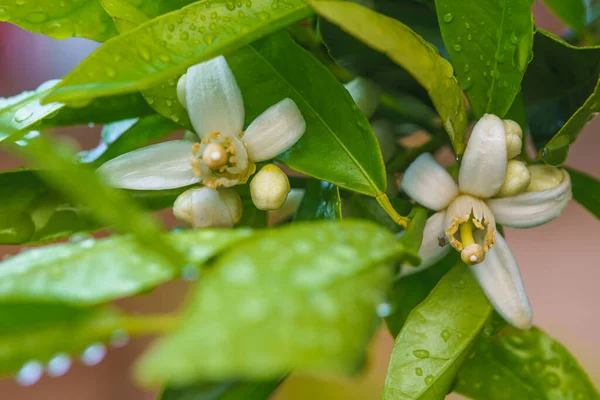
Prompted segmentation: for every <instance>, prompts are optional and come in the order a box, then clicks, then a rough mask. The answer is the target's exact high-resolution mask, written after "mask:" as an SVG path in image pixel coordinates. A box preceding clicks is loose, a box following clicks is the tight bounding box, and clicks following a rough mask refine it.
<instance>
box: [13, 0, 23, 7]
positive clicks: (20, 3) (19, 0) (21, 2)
mask: <svg viewBox="0 0 600 400" xmlns="http://www.w3.org/2000/svg"><path fill="white" fill-rule="evenodd" d="M15 3H16V4H17V5H18V6H22V5H24V4H25V0H16V1H15Z"/></svg>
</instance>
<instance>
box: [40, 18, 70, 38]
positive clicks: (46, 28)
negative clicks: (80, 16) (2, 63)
mask: <svg viewBox="0 0 600 400" xmlns="http://www.w3.org/2000/svg"><path fill="white" fill-rule="evenodd" d="M42 32H43V33H44V34H46V35H48V36H51V37H53V38H55V39H59V40H62V39H67V38H70V37H71V36H73V34H74V33H75V29H74V27H73V24H72V23H71V22H69V21H68V20H64V21H61V22H58V21H50V22H48V23H46V24H44V25H43V26H42Z"/></svg>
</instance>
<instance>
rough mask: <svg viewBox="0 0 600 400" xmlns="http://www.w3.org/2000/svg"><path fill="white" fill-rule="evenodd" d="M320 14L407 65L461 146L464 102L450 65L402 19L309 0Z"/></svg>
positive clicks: (353, 6)
mask: <svg viewBox="0 0 600 400" xmlns="http://www.w3.org/2000/svg"><path fill="white" fill-rule="evenodd" d="M311 4H312V7H313V8H314V9H315V11H317V13H318V14H319V15H321V16H322V17H324V18H326V19H327V20H328V21H330V22H332V23H334V24H336V25H338V26H339V27H341V28H342V29H343V30H344V31H346V32H348V33H350V34H352V35H353V36H355V37H357V38H358V39H360V40H361V41H363V42H364V43H366V44H367V45H369V46H370V47H372V48H373V49H375V50H377V51H380V52H382V53H385V54H387V55H388V57H390V58H391V59H392V61H394V62H396V63H397V64H398V65H400V66H401V67H403V68H404V69H406V70H407V71H408V72H409V73H410V74H411V75H412V76H413V77H414V78H415V79H416V80H417V81H418V82H419V83H420V84H421V85H422V86H423V87H424V88H425V89H427V92H428V93H429V96H430V97H431V100H432V102H433V104H434V106H435V108H436V110H437V111H438V113H439V114H440V117H441V118H442V121H443V122H444V127H445V128H446V131H447V132H448V135H449V136H450V138H451V139H452V144H453V145H454V148H455V150H456V151H457V152H458V153H461V152H462V151H463V150H464V146H465V145H464V135H465V130H466V125H467V118H466V111H465V103H464V101H463V98H462V91H461V89H460V87H459V85H458V81H457V80H456V78H455V77H454V72H453V69H452V65H450V63H449V62H448V61H446V60H444V59H443V58H442V57H441V56H440V55H439V52H438V50H437V49H436V48H435V47H434V46H433V45H431V44H430V43H428V42H426V41H425V40H424V39H423V38H422V37H420V36H419V35H417V34H416V33H415V32H414V31H412V30H411V29H410V28H409V27H407V26H406V25H404V24H403V23H401V22H399V21H397V20H395V19H393V18H389V17H386V16H384V15H381V14H378V13H376V12H374V11H371V10H369V9H368V8H366V7H363V6H360V5H358V4H354V3H350V2H342V1H312V2H311Z"/></svg>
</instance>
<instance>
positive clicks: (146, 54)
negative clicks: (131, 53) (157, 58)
mask: <svg viewBox="0 0 600 400" xmlns="http://www.w3.org/2000/svg"><path fill="white" fill-rule="evenodd" d="M138 54H139V55H140V57H141V58H142V60H144V61H150V60H151V59H152V55H150V52H149V51H148V49H146V48H145V47H140V49H139V50H138Z"/></svg>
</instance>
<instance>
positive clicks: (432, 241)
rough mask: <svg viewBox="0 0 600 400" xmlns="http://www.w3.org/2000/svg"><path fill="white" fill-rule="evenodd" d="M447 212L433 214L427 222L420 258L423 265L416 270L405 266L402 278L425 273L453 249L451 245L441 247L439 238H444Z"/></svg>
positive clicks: (401, 273)
mask: <svg viewBox="0 0 600 400" xmlns="http://www.w3.org/2000/svg"><path fill="white" fill-rule="evenodd" d="M445 214H446V213H445V212H444V211H442V212H438V213H435V214H433V215H432V216H431V217H429V219H428V220H427V223H426V224H425V230H424V231H423V242H421V247H419V257H421V264H420V265H419V266H418V267H416V268H414V267H408V266H403V267H402V271H400V276H407V275H412V274H415V273H417V272H420V271H423V270H424V269H427V268H429V267H430V266H432V265H433V264H435V263H437V262H438V261H440V260H441V259H442V258H444V257H445V256H446V254H448V252H449V251H450V249H451V248H452V247H451V246H450V245H446V246H440V243H439V238H440V237H444V236H445V234H444V219H445Z"/></svg>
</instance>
